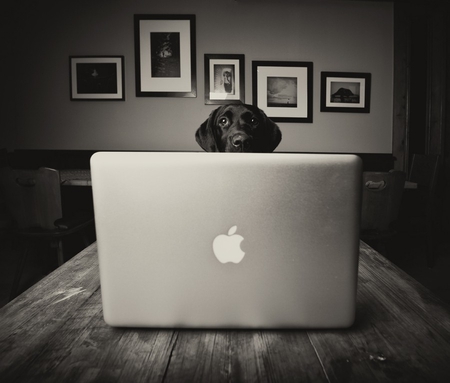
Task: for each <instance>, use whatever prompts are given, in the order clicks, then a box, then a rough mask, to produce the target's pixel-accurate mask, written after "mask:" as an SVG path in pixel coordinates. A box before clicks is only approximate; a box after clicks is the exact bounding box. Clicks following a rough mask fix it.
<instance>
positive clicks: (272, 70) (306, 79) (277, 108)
mask: <svg viewBox="0 0 450 383" xmlns="http://www.w3.org/2000/svg"><path fill="white" fill-rule="evenodd" d="M252 64H253V65H252V76H253V104H254V105H256V106H257V107H258V108H260V109H262V110H263V111H264V112H265V113H266V114H267V116H268V117H270V118H271V119H272V120H273V121H275V122H312V114H313V108H312V100H313V97H312V96H313V94H312V93H313V63H312V62H298V61H284V62H283V61H253V63H252Z"/></svg>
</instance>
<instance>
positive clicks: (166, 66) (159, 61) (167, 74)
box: [134, 15, 197, 97]
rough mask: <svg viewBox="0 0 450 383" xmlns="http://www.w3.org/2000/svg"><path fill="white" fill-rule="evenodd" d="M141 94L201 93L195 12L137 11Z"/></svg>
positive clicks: (137, 44) (138, 87)
mask: <svg viewBox="0 0 450 383" xmlns="http://www.w3.org/2000/svg"><path fill="white" fill-rule="evenodd" d="M134 43H135V65H136V96H137V97H197V69H196V46H195V44H196V42H195V15H134Z"/></svg>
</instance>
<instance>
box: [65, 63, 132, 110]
mask: <svg viewBox="0 0 450 383" xmlns="http://www.w3.org/2000/svg"><path fill="white" fill-rule="evenodd" d="M69 66H70V68H69V71H70V72H69V73H70V99H71V100H72V101H124V100H125V75H124V73H125V69H124V68H125V59H124V56H70V57H69Z"/></svg>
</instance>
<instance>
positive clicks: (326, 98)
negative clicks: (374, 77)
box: [320, 72, 371, 113]
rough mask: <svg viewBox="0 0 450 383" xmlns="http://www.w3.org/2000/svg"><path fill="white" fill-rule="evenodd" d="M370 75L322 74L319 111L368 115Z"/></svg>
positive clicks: (349, 73) (348, 73)
mask: <svg viewBox="0 0 450 383" xmlns="http://www.w3.org/2000/svg"><path fill="white" fill-rule="evenodd" d="M370 85H371V74H370V73H356V72H322V73H321V86H320V88H321V89H320V111H321V112H345V113H370Z"/></svg>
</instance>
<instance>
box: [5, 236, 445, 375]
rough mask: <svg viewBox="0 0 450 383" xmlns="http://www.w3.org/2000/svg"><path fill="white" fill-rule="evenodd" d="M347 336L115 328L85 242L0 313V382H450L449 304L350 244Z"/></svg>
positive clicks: (311, 332)
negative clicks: (354, 271) (353, 254)
mask: <svg viewBox="0 0 450 383" xmlns="http://www.w3.org/2000/svg"><path fill="white" fill-rule="evenodd" d="M360 254H361V257H360V265H359V285H358V304H357V319H356V323H355V325H354V326H353V327H352V328H350V329H346V330H327V331H324V330H308V331H304V330H296V331H287V330H285V331H276V330H264V331H247V330H240V331H236V330H217V331H212V330H208V331H202V330H180V329H162V330H161V329H159V330H158V329H155V330H153V329H117V328H111V327H109V326H108V325H106V324H105V323H104V321H103V317H102V306H101V300H100V284H99V275H98V261H97V248H96V244H93V245H91V246H90V247H88V248H87V249H85V250H84V251H82V252H81V253H79V254H78V255H77V256H75V257H74V258H72V260H70V261H69V262H67V263H65V264H64V265H63V266H61V267H60V268H58V269H57V270H56V271H54V272H53V273H52V274H50V275H48V276H47V277H46V278H45V279H43V280H42V281H40V282H39V283H38V284H37V285H35V286H34V287H32V288H31V289H30V290H28V291H26V292H25V293H23V294H22V295H20V296H19V297H17V298H16V299H15V300H14V301H12V302H10V303H9V304H8V305H7V306H5V307H3V308H2V309H1V310H0V381H1V382H31V381H33V382H41V381H46V382H47V381H48V382H69V381H70V382H89V381H101V382H116V381H117V382H141V381H148V382H158V381H168V382H180V381H181V382H201V381H206V382H216V381H217V382H220V381H225V382H246V381H262V382H265V381H272V382H274V381H277V382H306V381H308V382H345V383H347V382H364V383H366V382H450V309H449V306H447V305H445V304H444V303H442V302H441V301H440V300H439V299H438V298H436V297H435V296H434V295H433V294H431V293H430V291H428V290H427V289H426V288H424V287H423V286H422V285H420V284H419V283H418V282H416V281H414V280H413V279H412V278H410V277H409V276H408V275H407V274H405V273H404V272H402V271H401V270H400V269H398V268H397V267H396V266H394V265H393V264H392V263H391V262H389V261H388V260H386V259H385V258H384V257H383V256H381V255H380V254H378V253H377V252H375V251H374V250H373V249H371V248H370V247H369V246H367V245H366V244H365V243H361V250H360Z"/></svg>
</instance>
